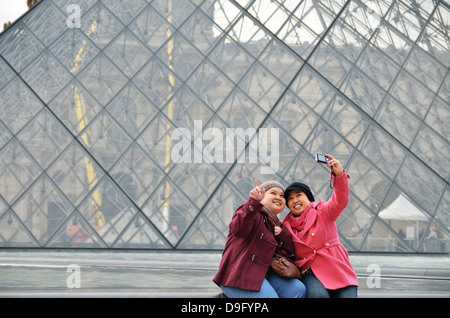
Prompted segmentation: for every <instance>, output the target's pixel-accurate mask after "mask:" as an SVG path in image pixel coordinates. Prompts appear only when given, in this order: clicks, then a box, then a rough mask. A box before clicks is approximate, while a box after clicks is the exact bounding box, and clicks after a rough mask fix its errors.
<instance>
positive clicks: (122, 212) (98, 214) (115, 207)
mask: <svg viewBox="0 0 450 318" xmlns="http://www.w3.org/2000/svg"><path fill="white" fill-rule="evenodd" d="M78 210H79V211H81V212H80V214H82V215H83V216H84V218H85V219H86V220H87V221H88V222H89V223H90V225H91V226H92V227H93V228H94V229H95V230H96V231H97V233H98V234H99V235H100V236H101V237H102V238H103V240H104V241H105V242H106V244H108V245H111V244H112V243H113V242H114V241H115V240H116V239H117V237H118V236H119V234H120V233H121V232H122V231H123V229H124V228H125V227H126V226H127V225H128V223H129V222H130V220H131V219H132V218H133V217H134V215H135V214H136V213H137V208H136V207H135V206H134V205H133V204H132V202H130V199H129V198H127V197H126V196H125V194H124V193H123V192H122V190H121V189H119V188H118V187H117V186H116V185H115V184H114V183H113V182H112V181H111V180H110V179H109V178H103V179H102V180H101V181H100V182H99V183H98V184H97V185H96V187H95V188H94V189H93V190H92V191H91V193H90V194H89V195H88V196H87V197H86V199H85V200H84V201H83V202H82V203H81V204H80V205H79V206H78Z"/></svg>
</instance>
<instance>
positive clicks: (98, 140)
mask: <svg viewBox="0 0 450 318" xmlns="http://www.w3.org/2000/svg"><path fill="white" fill-rule="evenodd" d="M79 140H80V142H81V143H82V144H83V145H84V147H86V149H87V150H88V151H89V153H90V154H91V155H92V156H93V157H94V158H96V159H97V161H98V162H99V164H100V165H101V166H102V167H103V168H104V169H106V170H109V168H110V167H111V166H112V165H113V164H114V162H115V161H116V160H117V158H119V157H120V155H121V154H122V153H123V152H124V151H125V149H126V148H127V147H128V146H129V145H130V143H131V138H130V137H129V136H128V135H127V134H126V133H125V132H124V131H123V129H122V128H121V127H120V126H119V125H118V124H117V123H116V122H115V121H114V120H113V119H112V118H111V116H110V115H109V114H108V113H107V112H105V111H103V112H101V113H100V114H99V115H98V116H97V117H96V118H95V119H94V120H93V121H92V122H91V123H90V124H89V126H87V127H86V129H85V130H84V132H83V133H82V134H81V135H80V137H79Z"/></svg>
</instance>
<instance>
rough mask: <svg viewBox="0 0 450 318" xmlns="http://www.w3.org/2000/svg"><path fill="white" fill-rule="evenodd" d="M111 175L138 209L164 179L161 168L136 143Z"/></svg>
mask: <svg viewBox="0 0 450 318" xmlns="http://www.w3.org/2000/svg"><path fill="white" fill-rule="evenodd" d="M110 174H111V176H112V177H113V179H114V180H115V181H116V182H117V184H118V185H119V187H121V189H122V191H124V192H125V193H126V194H127V195H128V196H129V197H130V198H131V199H132V200H133V201H134V203H135V204H137V206H138V207H141V206H142V205H143V204H144V202H145V201H147V199H148V198H149V197H150V195H151V194H152V193H153V191H154V190H155V189H156V188H157V186H158V185H159V184H160V183H161V181H162V179H163V178H164V173H163V171H162V170H161V168H159V167H158V166H157V165H156V164H155V163H154V162H153V161H152V160H150V159H149V158H148V156H147V154H146V153H145V152H144V151H143V150H142V149H141V148H140V147H139V146H138V145H137V144H135V143H134V144H133V145H132V146H131V147H130V148H129V149H127V151H126V152H125V153H124V155H123V156H122V157H121V158H120V159H119V160H118V161H117V163H116V164H115V166H114V167H113V168H112V169H111V171H110Z"/></svg>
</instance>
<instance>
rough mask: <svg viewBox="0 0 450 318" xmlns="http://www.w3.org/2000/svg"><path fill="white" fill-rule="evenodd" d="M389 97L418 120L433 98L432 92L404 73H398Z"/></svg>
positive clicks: (423, 115) (423, 114)
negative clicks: (417, 117)
mask: <svg viewBox="0 0 450 318" xmlns="http://www.w3.org/2000/svg"><path fill="white" fill-rule="evenodd" d="M391 95H392V96H394V97H395V98H397V99H398V100H399V101H400V102H401V103H402V104H403V105H404V106H406V107H408V108H409V110H411V112H412V113H414V114H415V115H417V116H419V117H420V118H423V117H425V114H426V111H427V110H428V108H429V107H430V104H431V102H432V100H433V98H434V94H433V92H432V91H430V90H429V89H428V88H426V87H425V86H424V85H422V84H420V83H419V82H418V81H416V80H414V79H413V78H412V77H411V75H409V74H408V73H407V72H405V71H400V74H399V75H398V77H397V79H396V81H395V83H394V85H393V87H392V89H391Z"/></svg>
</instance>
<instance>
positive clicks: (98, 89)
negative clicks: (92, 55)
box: [78, 54, 127, 105]
mask: <svg viewBox="0 0 450 318" xmlns="http://www.w3.org/2000/svg"><path fill="white" fill-rule="evenodd" d="M78 79H79V80H80V82H81V83H82V84H83V85H84V86H85V87H89V91H90V92H91V94H92V95H93V96H94V97H95V98H96V99H97V100H98V101H99V102H100V104H102V105H106V104H107V103H108V102H109V101H110V100H111V99H112V98H113V97H114V95H116V94H117V92H118V91H119V90H120V89H121V88H122V87H123V86H124V85H125V84H126V83H127V78H126V77H125V75H123V74H122V73H121V72H120V71H119V70H118V69H117V67H116V66H115V65H114V64H112V63H111V62H110V60H109V59H108V58H107V57H106V56H105V55H103V54H100V55H98V56H97V57H96V59H95V60H94V61H93V62H92V63H91V64H89V65H88V66H87V67H86V68H85V69H84V70H83V71H82V72H81V73H80V75H79V76H78Z"/></svg>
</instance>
